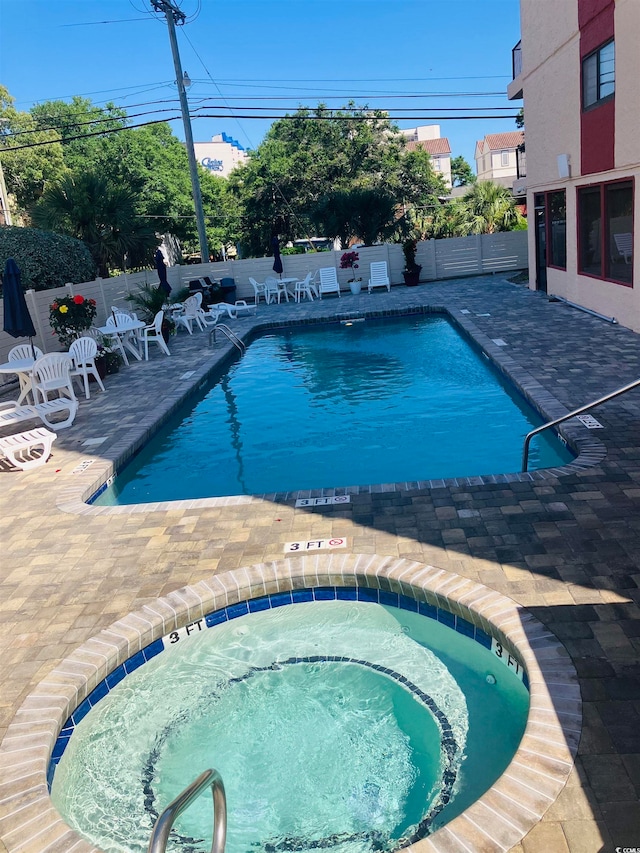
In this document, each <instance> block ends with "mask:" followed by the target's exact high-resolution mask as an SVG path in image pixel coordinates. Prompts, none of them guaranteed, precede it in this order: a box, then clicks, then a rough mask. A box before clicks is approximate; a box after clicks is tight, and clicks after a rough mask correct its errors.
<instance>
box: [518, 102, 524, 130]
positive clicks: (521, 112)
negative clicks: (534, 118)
mask: <svg viewBox="0 0 640 853" xmlns="http://www.w3.org/2000/svg"><path fill="white" fill-rule="evenodd" d="M516 127H518V128H520V129H521V130H523V129H524V107H520V109H519V110H518V115H517V116H516Z"/></svg>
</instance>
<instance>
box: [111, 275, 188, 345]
mask: <svg viewBox="0 0 640 853" xmlns="http://www.w3.org/2000/svg"><path fill="white" fill-rule="evenodd" d="M185 295H186V296H188V295H189V292H188V291H186V293H185ZM125 298H126V300H127V301H128V302H131V303H132V304H133V305H134V306H135V307H136V308H138V309H139V310H140V312H141V314H142V317H141V318H140V319H141V320H144V322H145V323H147V324H150V323H153V320H154V318H155V316H156V314H157V313H158V311H162V310H164V308H165V307H166V304H167V294H166V293H165V291H164V290H163V289H162V288H161V287H155V286H154V285H151V284H143V285H141V287H140V288H139V289H138V290H136V291H135V292H134V293H129V294H128V295H127V296H126V297H125ZM175 331H176V324H175V323H174V321H173V320H172V319H171V317H169V316H168V315H167V314H166V312H165V315H164V318H163V320H162V337H163V338H164V339H165V342H168V340H169V337H170V335H173V334H175Z"/></svg>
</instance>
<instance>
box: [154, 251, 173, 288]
mask: <svg viewBox="0 0 640 853" xmlns="http://www.w3.org/2000/svg"><path fill="white" fill-rule="evenodd" d="M155 262H156V270H157V272H158V278H159V279H160V284H159V285H158V286H159V287H160V288H161V289H162V290H164V292H165V293H166V294H167V296H168V295H169V294H170V293H171V285H170V284H169V282H168V281H167V266H166V264H165V262H164V257H163V255H162V252H161V251H160V249H157V250H156V254H155Z"/></svg>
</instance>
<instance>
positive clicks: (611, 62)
mask: <svg viewBox="0 0 640 853" xmlns="http://www.w3.org/2000/svg"><path fill="white" fill-rule="evenodd" d="M615 82H616V76H615V53H614V43H613V41H610V42H607V44H605V45H603V46H602V47H600V48H598V50H596V51H594V52H593V53H591V54H589V56H587V57H585V58H584V59H583V60H582V109H583V110H586V109H589V108H590V107H593V106H596V105H597V104H599V103H601V102H602V101H605V100H608V99H609V98H611V97H613V94H614V92H615Z"/></svg>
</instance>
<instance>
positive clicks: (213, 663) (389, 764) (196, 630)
mask: <svg viewBox="0 0 640 853" xmlns="http://www.w3.org/2000/svg"><path fill="white" fill-rule="evenodd" d="M383 602H388V603H383ZM291 605H294V606H291ZM418 609H419V606H418V604H417V603H416V602H415V600H413V599H409V598H406V597H404V596H398V595H393V594H390V593H382V594H381V595H379V594H378V593H377V592H376V591H374V590H366V589H365V590H356V589H349V588H342V589H337V588H318V589H315V590H310V589H309V590H305V589H302V590H296V591H294V592H293V594H292V595H288V596H287V595H275V596H269V597H268V598H267V599H257V600H256V601H254V602H252V605H251V611H249V607H248V606H245V607H244V608H242V607H238V606H235V607H229V608H226V609H225V610H224V611H222V612H220V611H218V612H217V613H213V614H211V615H210V616H207V617H205V618H204V619H203V620H201V621H200V623H199V624H195V625H192V626H191V629H190V631H188V632H185V631H183V632H181V633H180V634H179V633H174V634H169V635H167V636H166V637H165V638H164V640H163V641H162V642H163V645H164V654H155V656H153V657H152V658H151V660H150V661H149V662H148V663H147V664H145V665H144V666H142V667H140V668H138V669H136V670H135V671H134V672H133V673H131V674H130V675H128V676H127V677H126V678H124V679H123V680H122V681H121V682H120V683H118V684H114V683H112V685H111V689H110V690H109V692H108V693H107V692H106V690H105V691H104V692H105V693H106V695H105V696H104V698H102V699H101V700H100V701H98V702H96V703H94V704H95V707H94V708H93V709H92V710H91V712H90V713H89V714H87V716H86V717H84V718H83V719H82V720H81V721H80V722H79V723H78V724H77V725H76V726H75V731H74V733H73V736H72V737H71V738H70V739H69V741H68V745H67V746H66V749H65V751H64V754H63V756H62V759H61V760H60V763H59V765H58V769H57V771H56V774H55V779H54V783H53V787H52V798H53V801H54V804H55V805H56V807H57V808H58V809H59V811H60V813H61V814H62V815H63V817H64V818H65V819H66V820H67V822H69V823H70V825H71V826H73V827H74V828H75V829H76V830H77V831H79V832H80V833H81V834H82V835H84V836H85V837H86V838H88V839H89V840H90V841H92V842H93V843H94V844H96V845H97V846H99V847H100V849H102V850H108V851H114V853H115V851H122V853H124V851H126V853H143V851H144V850H146V847H147V844H148V839H149V836H150V833H151V828H152V826H153V823H154V821H155V819H156V818H157V816H158V813H159V811H161V809H162V808H163V807H164V805H166V803H167V802H168V801H170V800H171V799H173V798H174V797H175V795H176V794H177V793H178V791H179V790H181V789H183V788H184V787H185V786H186V785H187V784H188V783H189V782H190V781H192V778H194V777H195V775H197V774H198V773H200V772H201V771H202V770H205V769H206V768H207V767H215V768H216V769H217V770H218V771H219V772H220V774H221V776H222V778H223V781H224V784H225V788H226V791H227V802H228V833H227V846H226V849H227V851H228V853H245V852H246V851H247V850H249V849H252V848H253V849H255V850H258V851H259V850H264V851H288V850H294V849H295V850H299V851H311V850H314V849H318V848H327V849H333V850H340V851H342V853H365V851H370V850H388V851H391V850H395V849H397V848H398V847H401V846H406V845H407V844H410V843H414V842H415V841H417V840H418V839H419V838H422V837H424V836H426V835H428V834H431V833H432V832H434V831H436V830H437V829H438V828H439V827H441V826H442V825H444V824H446V823H448V822H449V821H451V820H452V819H453V818H455V817H456V815H458V814H460V813H461V812H462V811H463V810H464V809H465V808H467V807H468V806H469V805H470V804H471V803H472V802H474V801H475V800H476V799H478V797H480V796H481V795H482V794H483V793H484V792H485V791H486V790H487V789H488V788H489V787H490V786H491V784H492V783H493V782H494V781H495V780H496V779H497V778H498V776H499V775H500V774H501V773H502V772H503V771H504V769H505V768H506V766H507V764H508V763H509V761H510V760H511V758H512V756H513V754H514V752H515V751H516V749H517V747H518V743H519V742H520V739H521V737H522V734H523V731H524V726H525V723H526V718H527V711H528V706H529V695H528V691H527V688H526V684H527V681H526V674H525V673H524V670H523V668H522V665H521V663H519V662H516V661H515V660H514V665H513V666H512V667H505V666H503V665H502V664H501V663H500V662H499V660H498V659H497V658H496V656H495V654H494V653H492V650H491V649H492V640H491V637H490V636H489V635H487V634H486V633H485V632H484V631H482V630H481V629H479V628H475V627H474V626H473V624H472V623H469V622H467V621H466V620H464V619H462V618H461V617H458V619H457V620H456V618H455V617H453V616H452V614H450V613H446V612H445V611H438V609H437V608H435V607H433V606H430V605H427V604H424V605H423V606H422V607H421V608H420V612H418ZM523 678H524V681H523ZM114 681H115V679H114ZM98 692H99V691H98ZM81 715H82V714H81V713H79V714H78V716H81ZM210 828H211V810H210V803H209V802H208V798H202V799H201V800H200V801H199V802H198V804H197V805H194V806H193V808H192V809H190V810H189V811H188V812H187V813H185V815H184V816H183V818H181V819H180V821H179V822H178V823H177V824H176V827H175V833H174V834H173V843H172V845H170V847H169V849H170V850H176V851H178V850H180V851H185V850H189V851H195V850H205V849H208V848H209V846H210V837H208V836H210ZM203 839H204V840H203ZM198 842H199V843H198Z"/></svg>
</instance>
